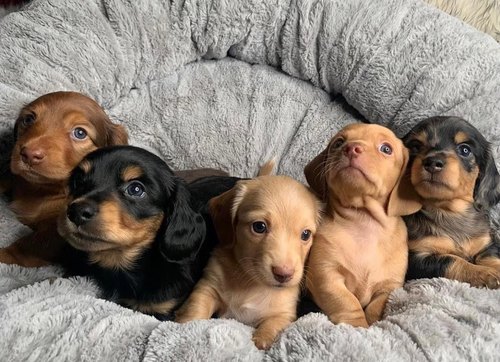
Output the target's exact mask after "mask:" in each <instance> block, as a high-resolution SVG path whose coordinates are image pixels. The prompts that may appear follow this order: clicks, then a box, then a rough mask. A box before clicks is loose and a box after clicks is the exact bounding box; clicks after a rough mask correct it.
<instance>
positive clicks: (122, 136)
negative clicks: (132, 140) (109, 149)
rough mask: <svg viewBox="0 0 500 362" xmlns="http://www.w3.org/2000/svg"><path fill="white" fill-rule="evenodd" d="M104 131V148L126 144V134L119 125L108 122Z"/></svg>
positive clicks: (123, 128)
mask: <svg viewBox="0 0 500 362" xmlns="http://www.w3.org/2000/svg"><path fill="white" fill-rule="evenodd" d="M108 122H109V124H108V126H107V130H106V146H118V145H126V144H128V134H127V130H126V129H125V127H123V126H122V125H121V124H114V123H111V121H108Z"/></svg>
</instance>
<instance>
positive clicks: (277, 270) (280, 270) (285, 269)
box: [272, 266, 295, 283]
mask: <svg viewBox="0 0 500 362" xmlns="http://www.w3.org/2000/svg"><path fill="white" fill-rule="evenodd" d="M272 272H273V276H274V279H276V281H277V282H279V283H286V282H289V281H290V280H291V279H292V278H293V274H294V273H295V269H294V268H292V267H289V266H273V267H272Z"/></svg>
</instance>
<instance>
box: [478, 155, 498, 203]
mask: <svg viewBox="0 0 500 362" xmlns="http://www.w3.org/2000/svg"><path fill="white" fill-rule="evenodd" d="M485 156H486V157H485V161H483V164H482V165H481V166H480V168H479V177H478V179H477V181H476V186H475V187H474V207H475V208H476V209H478V210H487V209H489V208H491V207H493V206H495V205H496V204H498V202H499V201H500V175H499V174H498V170H497V167H496V165H495V159H494V158H493V154H492V152H491V149H490V148H488V149H487V151H486V152H485Z"/></svg>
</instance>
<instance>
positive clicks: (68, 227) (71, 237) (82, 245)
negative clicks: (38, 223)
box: [57, 217, 114, 252]
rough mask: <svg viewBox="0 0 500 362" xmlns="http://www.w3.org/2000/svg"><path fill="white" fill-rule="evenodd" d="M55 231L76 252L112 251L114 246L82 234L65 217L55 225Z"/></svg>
mask: <svg viewBox="0 0 500 362" xmlns="http://www.w3.org/2000/svg"><path fill="white" fill-rule="evenodd" d="M57 231H58V233H59V235H61V236H62V237H63V238H64V239H65V240H66V241H67V242H68V243H69V244H70V245H71V246H72V247H74V248H75V249H78V250H82V251H87V252H94V251H104V250H110V249H113V248H114V246H113V245H112V244H110V243H108V242H106V241H103V240H101V239H100V238H97V237H93V236H90V235H86V234H85V233H82V231H81V230H79V229H78V227H77V226H76V225H75V224H73V223H72V222H71V221H70V220H69V219H68V218H67V217H62V218H61V219H59V222H58V223H57Z"/></svg>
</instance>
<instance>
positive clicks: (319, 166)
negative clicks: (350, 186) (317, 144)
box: [304, 146, 328, 200]
mask: <svg viewBox="0 0 500 362" xmlns="http://www.w3.org/2000/svg"><path fill="white" fill-rule="evenodd" d="M327 157H328V146H327V147H326V148H325V149H324V150H323V151H322V152H321V153H320V154H319V155H317V156H316V157H314V159H313V160H312V161H311V162H309V163H308V164H307V165H306V167H305V168H304V174H305V175H306V180H307V183H308V184H309V186H311V189H312V190H313V191H314V192H315V193H316V195H317V196H318V197H319V198H320V199H321V200H324V199H325V198H326V191H327V186H326V178H325V163H326V159H327Z"/></svg>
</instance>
